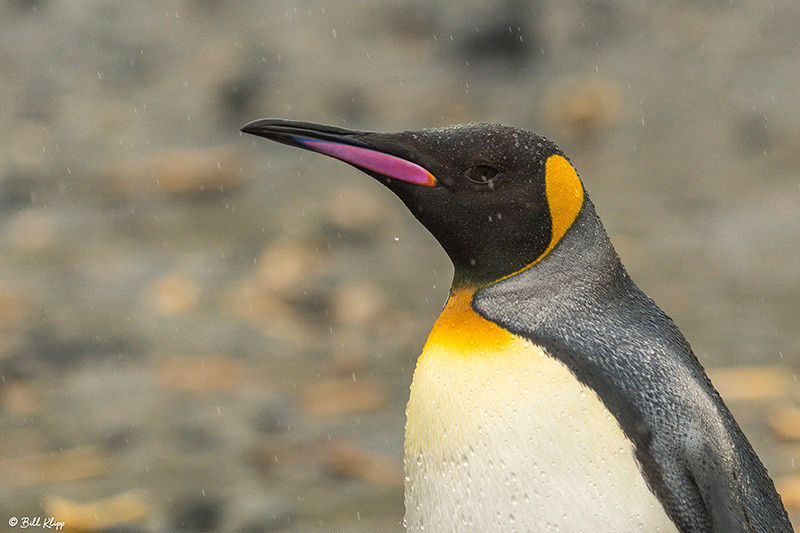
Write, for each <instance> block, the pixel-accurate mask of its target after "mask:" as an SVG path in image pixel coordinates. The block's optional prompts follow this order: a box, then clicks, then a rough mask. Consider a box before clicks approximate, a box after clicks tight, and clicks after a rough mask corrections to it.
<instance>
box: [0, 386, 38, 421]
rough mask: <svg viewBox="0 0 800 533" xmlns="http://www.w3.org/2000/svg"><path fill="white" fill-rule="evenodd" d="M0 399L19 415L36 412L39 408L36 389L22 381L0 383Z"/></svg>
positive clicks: (7, 407)
mask: <svg viewBox="0 0 800 533" xmlns="http://www.w3.org/2000/svg"><path fill="white" fill-rule="evenodd" d="M0 400H2V405H3V407H5V408H6V409H8V410H9V411H10V412H12V413H17V414H21V415H31V414H34V413H37V412H38V411H39V409H40V408H41V404H40V403H39V395H38V394H37V392H36V390H35V389H34V388H33V387H32V386H31V385H30V384H28V383H25V382H22V381H7V382H6V383H0Z"/></svg>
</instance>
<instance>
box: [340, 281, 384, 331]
mask: <svg viewBox="0 0 800 533" xmlns="http://www.w3.org/2000/svg"><path fill="white" fill-rule="evenodd" d="M385 308H386V302H385V301H384V298H383V295H382V294H381V292H380V290H379V289H378V288H377V287H376V286H375V285H374V284H372V283H368V282H359V283H350V284H346V285H341V286H340V287H338V288H337V290H336V294H335V296H334V300H333V320H334V321H335V322H336V323H338V324H340V325H345V326H363V325H365V324H370V323H374V322H375V320H376V319H377V318H379V317H380V315H381V313H382V311H383V310H384V309H385Z"/></svg>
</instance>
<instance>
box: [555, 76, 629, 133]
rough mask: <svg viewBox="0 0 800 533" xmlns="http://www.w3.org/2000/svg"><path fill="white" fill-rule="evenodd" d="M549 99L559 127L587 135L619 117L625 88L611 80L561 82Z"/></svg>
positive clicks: (566, 130)
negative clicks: (622, 88) (621, 88)
mask: <svg viewBox="0 0 800 533" xmlns="http://www.w3.org/2000/svg"><path fill="white" fill-rule="evenodd" d="M548 101H549V106H548V107H549V115H550V119H551V120H552V122H553V123H554V124H555V125H556V126H558V127H560V128H562V129H563V130H564V131H565V132H566V133H568V134H570V135H572V136H574V137H585V136H587V135H589V134H591V133H594V132H596V131H597V130H600V129H602V128H605V127H607V126H609V125H611V124H613V123H614V122H615V121H616V120H617V117H618V116H619V110H620V104H621V102H622V91H621V90H620V88H619V87H618V86H617V84H615V83H613V82H611V81H608V80H605V79H602V78H590V79H585V80H579V81H570V82H567V83H565V84H561V85H560V86H559V87H557V88H555V89H554V90H553V91H552V96H551V97H550V98H549V100H548Z"/></svg>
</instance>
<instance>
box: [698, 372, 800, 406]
mask: <svg viewBox="0 0 800 533" xmlns="http://www.w3.org/2000/svg"><path fill="white" fill-rule="evenodd" d="M708 375H709V377H710V378H711V382H712V383H713V384H714V387H715V388H716V389H717V391H719V393H720V395H721V396H722V397H723V398H724V399H725V400H726V401H736V400H745V401H753V400H771V399H776V398H785V397H787V396H788V395H790V394H791V391H792V389H793V388H795V387H797V385H796V384H795V383H794V380H793V379H792V371H791V370H789V369H787V368H784V367H780V366H738V367H719V368H712V369H709V370H708Z"/></svg>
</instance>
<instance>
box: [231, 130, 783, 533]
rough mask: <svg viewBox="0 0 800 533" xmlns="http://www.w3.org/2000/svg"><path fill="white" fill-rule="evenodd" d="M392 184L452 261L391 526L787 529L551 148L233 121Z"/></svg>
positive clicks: (678, 340) (727, 422) (671, 334)
mask: <svg viewBox="0 0 800 533" xmlns="http://www.w3.org/2000/svg"><path fill="white" fill-rule="evenodd" d="M242 131H243V132H246V133H250V134H253V135H258V136H261V137H266V138H267V139H271V140H273V141H277V142H280V143H284V144H288V145H291V146H295V147H298V148H302V149H305V150H310V151H313V152H318V153H322V154H325V155H328V156H331V157H334V158H336V159H339V160H342V161H344V162H346V163H349V164H350V165H353V166H355V167H356V168H358V169H360V170H362V171H363V172H365V173H367V174H369V175H370V176H372V177H374V178H376V179H378V180H379V181H380V182H382V183H383V184H384V185H386V186H387V187H388V188H389V189H391V190H392V191H393V192H394V193H395V194H396V195H397V196H398V197H399V198H400V200H402V202H403V203H404V204H405V205H406V206H407V207H408V209H409V210H410V211H411V213H412V214H413V215H414V216H415V217H416V218H417V219H418V220H419V221H420V222H421V223H422V225H423V226H425V227H426V228H427V229H428V231H430V232H431V234H433V236H434V237H435V238H436V240H437V241H438V242H439V243H440V244H441V246H442V247H443V248H444V250H445V251H446V252H447V255H448V256H449V257H450V259H451V260H452V262H453V266H454V276H453V283H452V288H451V290H450V296H449V299H448V301H447V303H446V305H445V306H444V310H443V311H442V313H441V315H440V316H439V318H438V320H437V321H436V322H435V324H434V325H433V329H432V331H431V333H430V335H429V337H428V340H427V342H426V343H425V346H424V348H423V350H422V354H421V355H420V357H419V359H418V361H417V365H416V369H415V371H414V377H413V382H412V385H411V393H410V398H409V402H408V406H407V409H406V417H407V422H406V432H405V456H404V464H405V475H406V477H405V506H406V512H405V518H404V524H405V526H406V528H407V529H408V530H409V531H414V532H418V531H423V530H424V531H432V532H434V533H439V532H441V533H447V532H514V531H516V532H523V531H542V532H553V531H562V532H584V531H586V532H617V533H619V532H634V531H635V532H640V531H647V532H652V531H661V532H674V531H680V532H682V533H689V532H692V533H695V532H714V533H735V532H762V533H766V532H786V531H792V526H791V524H790V522H789V518H788V516H787V513H786V510H785V509H784V507H783V504H782V502H781V498H780V496H779V495H778V493H777V492H776V491H775V486H774V484H773V482H772V480H771V479H770V477H769V475H768V474H767V471H766V469H765V468H764V466H763V465H762V463H761V461H760V460H759V458H758V457H757V456H756V454H755V452H754V451H753V448H752V446H751V445H750V443H749V442H748V440H747V438H746V437H745V436H744V434H743V433H742V431H741V429H740V428H739V426H738V425H737V423H736V421H735V420H734V419H733V417H732V416H731V413H730V412H729V411H728V408H727V407H726V406H725V404H724V403H723V401H722V399H721V398H720V395H719V394H718V393H717V391H716V390H715V389H714V387H713V385H712V384H711V382H710V381H709V379H708V377H707V376H706V374H705V371H704V370H703V367H702V366H701V365H700V363H699V362H698V361H697V358H696V357H695V355H694V354H693V353H692V350H691V348H690V347H689V344H688V343H687V341H686V340H685V339H684V337H683V335H682V334H681V332H680V331H679V330H678V328H677V327H676V326H675V324H674V323H673V321H672V320H671V319H670V318H669V317H668V316H667V315H666V314H665V313H664V312H663V311H662V310H661V309H660V308H659V307H658V306H657V305H656V304H655V303H654V302H653V301H652V300H651V299H650V298H648V297H647V296H646V295H645V294H644V293H643V292H642V291H641V290H640V289H639V288H638V287H637V286H636V285H635V284H634V283H633V281H632V280H631V278H630V277H629V276H628V273H627V272H626V270H625V268H624V267H623V265H622V263H621V262H620V259H619V257H618V255H617V253H616V251H615V250H614V248H613V246H612V245H611V243H610V241H609V239H608V236H607V235H606V232H605V230H604V229H603V226H602V224H601V222H600V219H599V218H598V216H597V214H596V213H595V209H594V206H593V204H592V202H591V201H590V200H589V197H588V196H587V194H586V192H585V190H584V187H583V184H582V182H581V180H580V179H579V177H578V175H577V173H576V171H575V170H574V169H573V167H572V165H571V164H570V162H569V160H568V159H567V158H566V157H565V155H564V154H563V152H562V151H561V150H560V149H559V148H558V147H557V146H556V145H555V144H554V143H553V142H551V141H549V140H547V139H545V138H543V137H541V136H539V135H536V134H534V133H531V132H529V131H525V130H522V129H517V128H513V127H508V126H501V125H491V124H468V125H460V126H453V127H448V128H438V129H424V130H419V131H403V132H399V133H376V132H365V131H354V130H348V129H343V128H338V127H332V126H323V125H319V124H312V123H306V122H296V121H289V120H281V119H262V120H257V121H254V122H251V123H249V124H247V125H246V126H244V127H243V128H242Z"/></svg>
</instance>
